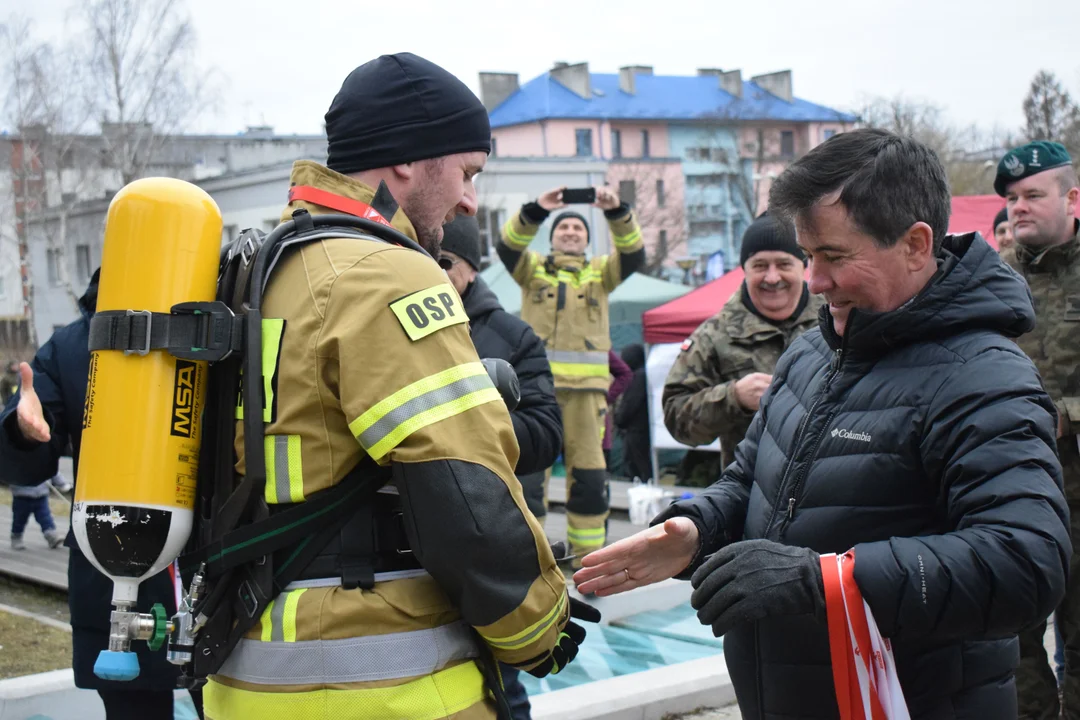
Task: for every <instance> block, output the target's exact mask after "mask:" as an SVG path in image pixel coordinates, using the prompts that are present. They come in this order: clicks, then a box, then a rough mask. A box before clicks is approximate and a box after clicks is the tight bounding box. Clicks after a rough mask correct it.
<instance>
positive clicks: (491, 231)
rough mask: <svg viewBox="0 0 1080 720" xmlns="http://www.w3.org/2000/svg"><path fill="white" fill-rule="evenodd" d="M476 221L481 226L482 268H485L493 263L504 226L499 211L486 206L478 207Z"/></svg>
mask: <svg viewBox="0 0 1080 720" xmlns="http://www.w3.org/2000/svg"><path fill="white" fill-rule="evenodd" d="M476 223H477V225H479V226H480V269H481V270H483V269H485V268H486V267H487V266H488V265H489V264H491V258H492V252H494V248H495V244H496V242H497V240H498V237H499V228H500V227H502V222H501V221H500V217H499V211H498V210H497V209H490V208H485V207H481V208H479V209H477V211H476Z"/></svg>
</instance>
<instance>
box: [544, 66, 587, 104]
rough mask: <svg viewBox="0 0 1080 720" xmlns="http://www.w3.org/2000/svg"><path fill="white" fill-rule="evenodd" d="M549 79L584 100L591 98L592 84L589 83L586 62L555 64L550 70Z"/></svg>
mask: <svg viewBox="0 0 1080 720" xmlns="http://www.w3.org/2000/svg"><path fill="white" fill-rule="evenodd" d="M551 77H553V78H555V80H557V81H558V82H559V84H560V85H562V86H563V87H564V88H566V89H567V90H569V91H570V92H572V93H574V94H576V95H579V96H581V97H583V98H585V99H586V100H588V99H589V98H591V97H592V83H591V82H590V81H589V63H587V62H585V63H576V64H574V65H568V64H566V63H564V62H557V63H555V67H553V68H552V69H551Z"/></svg>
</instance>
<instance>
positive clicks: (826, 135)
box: [821, 129, 836, 140]
mask: <svg viewBox="0 0 1080 720" xmlns="http://www.w3.org/2000/svg"><path fill="white" fill-rule="evenodd" d="M821 134H822V135H823V136H824V139H825V140H828V139H829V138H831V137H832V136H833V135H835V134H836V131H835V130H832V129H830V130H824V131H822V133H821Z"/></svg>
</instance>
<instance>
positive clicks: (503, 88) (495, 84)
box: [480, 72, 521, 112]
mask: <svg viewBox="0 0 1080 720" xmlns="http://www.w3.org/2000/svg"><path fill="white" fill-rule="evenodd" d="M520 87H521V85H520V84H519V83H518V75H517V73H495V72H482V73H480V101H481V102H482V103H484V107H485V108H487V111H488V112H491V111H492V110H494V109H495V108H497V107H498V106H499V105H502V103H503V101H505V100H506V99H507V98H509V97H510V96H511V95H513V94H514V93H516V92H517V91H518V89H519V88H520Z"/></svg>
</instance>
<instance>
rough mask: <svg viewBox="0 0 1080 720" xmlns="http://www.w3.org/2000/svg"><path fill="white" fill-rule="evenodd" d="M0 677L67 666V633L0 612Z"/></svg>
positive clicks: (30, 673) (68, 642) (69, 653)
mask: <svg viewBox="0 0 1080 720" xmlns="http://www.w3.org/2000/svg"><path fill="white" fill-rule="evenodd" d="M0 638H3V640H0V679H3V678H12V677H19V676H21V675H32V674H34V673H40V672H47V671H49V670H63V669H64V668H69V667H71V633H69V632H64V631H63V630H58V629H57V628H53V627H49V626H48V625H45V624H43V623H39V622H38V621H37V620H32V619H30V618H24V617H19V616H17V615H9V614H8V613H6V612H0Z"/></svg>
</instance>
